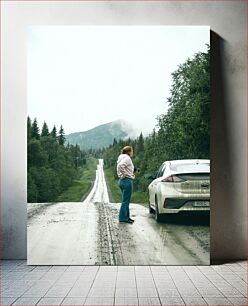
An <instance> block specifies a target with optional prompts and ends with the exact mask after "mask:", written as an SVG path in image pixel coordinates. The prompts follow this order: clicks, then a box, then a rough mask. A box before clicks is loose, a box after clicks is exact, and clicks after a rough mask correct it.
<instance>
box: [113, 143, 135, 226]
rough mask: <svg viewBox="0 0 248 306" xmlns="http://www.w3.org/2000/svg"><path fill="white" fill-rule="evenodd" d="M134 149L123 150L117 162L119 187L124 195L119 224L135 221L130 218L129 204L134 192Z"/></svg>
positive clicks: (125, 148) (128, 147)
mask: <svg viewBox="0 0 248 306" xmlns="http://www.w3.org/2000/svg"><path fill="white" fill-rule="evenodd" d="M132 156H133V148H132V147H130V146H126V147H124V148H123V149H122V150H121V154H120V155H119V157H118V160H117V175H118V177H119V180H118V185H119V187H120V189H121V193H122V202H121V207H120V212H119V222H121V223H133V222H134V220H133V219H131V218H130V216H129V203H130V200H131V196H132V191H133V179H134V178H135V175H134V165H133V162H132V159H131V157H132Z"/></svg>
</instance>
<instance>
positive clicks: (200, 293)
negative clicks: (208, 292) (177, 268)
mask: <svg viewBox="0 0 248 306" xmlns="http://www.w3.org/2000/svg"><path fill="white" fill-rule="evenodd" d="M183 270H184V272H185V273H186V275H187V276H188V277H189V279H190V281H191V283H192V284H193V286H194V287H195V289H196V290H197V292H198V293H199V294H200V296H201V298H202V299H203V300H204V301H205V302H206V303H207V301H206V300H205V299H204V296H202V294H201V292H200V291H199V290H198V288H197V287H196V285H195V284H194V282H193V281H192V279H191V278H190V276H189V274H188V273H187V271H186V270H185V269H184V268H183ZM201 274H203V273H202V272H201ZM203 275H204V274H203ZM204 277H205V275H204ZM205 278H206V277H205ZM210 282H211V281H210ZM211 283H212V282H211ZM185 304H186V303H185ZM207 304H208V303H207Z"/></svg>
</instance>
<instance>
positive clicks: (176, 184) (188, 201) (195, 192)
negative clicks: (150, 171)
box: [146, 159, 210, 222]
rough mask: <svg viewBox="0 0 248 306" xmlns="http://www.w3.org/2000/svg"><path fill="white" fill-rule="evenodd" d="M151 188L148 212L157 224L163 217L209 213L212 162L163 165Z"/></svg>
mask: <svg viewBox="0 0 248 306" xmlns="http://www.w3.org/2000/svg"><path fill="white" fill-rule="evenodd" d="M146 178H147V179H153V181H152V182H151V184H150V185H149V186H148V190H149V211H150V213H152V212H154V211H155V219H156V221H158V222H159V221H160V220H161V215H162V214H167V213H179V212H181V211H209V210H210V160H209V159H185V160H171V161H166V162H164V163H163V164H162V165H161V167H160V168H159V170H158V172H157V174H156V176H155V177H153V176H146Z"/></svg>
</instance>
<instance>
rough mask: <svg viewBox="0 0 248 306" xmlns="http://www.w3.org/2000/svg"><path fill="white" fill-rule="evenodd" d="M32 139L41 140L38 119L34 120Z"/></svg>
mask: <svg viewBox="0 0 248 306" xmlns="http://www.w3.org/2000/svg"><path fill="white" fill-rule="evenodd" d="M31 137H32V138H35V139H40V130H39V127H38V123H37V119H36V118H35V119H34V122H33V124H32V126H31Z"/></svg>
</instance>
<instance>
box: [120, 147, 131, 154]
mask: <svg viewBox="0 0 248 306" xmlns="http://www.w3.org/2000/svg"><path fill="white" fill-rule="evenodd" d="M131 151H133V148H132V147H130V146H125V147H124V148H123V149H122V150H121V153H122V154H128V153H130V152H131Z"/></svg>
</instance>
